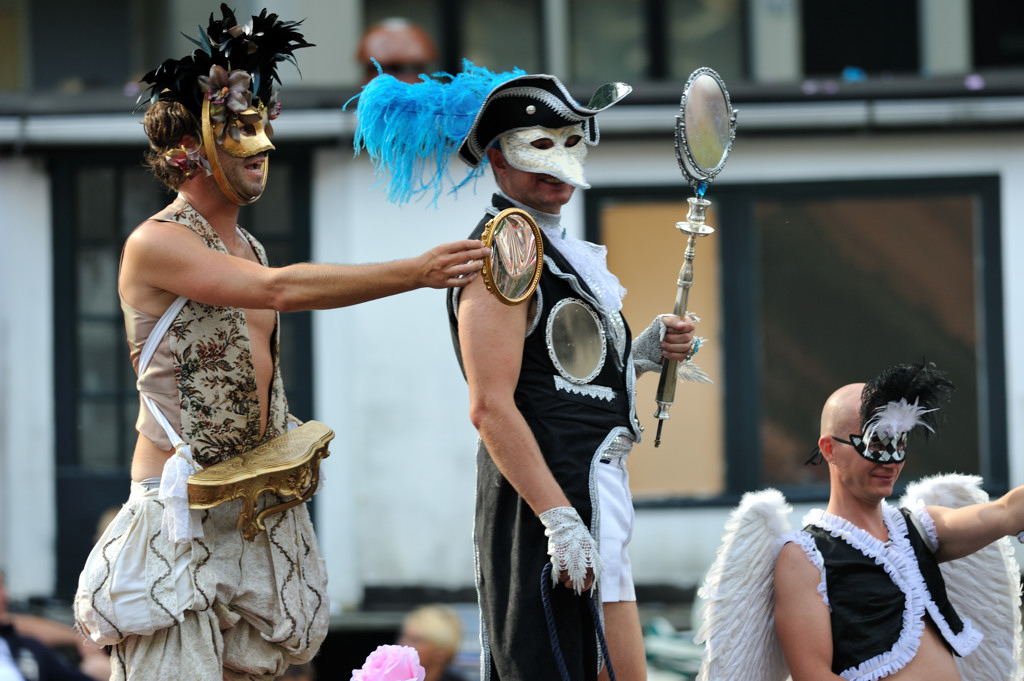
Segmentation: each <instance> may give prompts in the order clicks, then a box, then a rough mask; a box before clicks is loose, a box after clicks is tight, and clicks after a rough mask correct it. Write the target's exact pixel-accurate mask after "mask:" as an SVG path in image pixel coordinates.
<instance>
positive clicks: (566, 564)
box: [539, 506, 603, 594]
mask: <svg viewBox="0 0 1024 681" xmlns="http://www.w3.org/2000/svg"><path fill="white" fill-rule="evenodd" d="M539 518H540V521H541V523H543V524H544V535H545V536H546V537H547V538H548V555H549V556H551V566H552V567H553V568H554V569H553V570H552V571H551V581H552V584H558V582H559V577H561V575H562V573H563V572H565V573H566V574H568V575H569V581H570V582H571V583H572V588H573V590H574V591H575V592H576V593H577V594H580V593H582V592H583V582H584V580H585V579H586V577H587V569H588V568H589V569H592V570H593V571H594V580H595V581H596V580H597V578H598V577H600V575H601V570H602V569H603V564H602V563H601V556H600V555H599V554H598V552H597V547H596V546H595V545H594V537H593V536H591V534H590V531H589V530H588V529H587V526H586V525H584V524H583V519H582V518H580V514H579V513H577V512H576V509H575V508H572V507H571V506H557V507H555V508H549V509H548V510H546V511H544V512H543V513H541V514H540V516H539Z"/></svg>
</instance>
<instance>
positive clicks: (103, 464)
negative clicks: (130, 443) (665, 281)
mask: <svg viewBox="0 0 1024 681" xmlns="http://www.w3.org/2000/svg"><path fill="white" fill-rule="evenodd" d="M117 426H118V418H117V403H116V401H114V400H90V401H88V402H82V403H80V404H79V405H78V437H77V441H78V463H79V465H80V466H81V467H82V468H86V469H91V470H94V471H101V470H104V469H109V468H114V467H116V466H119V465H121V457H120V456H119V452H118V449H119V443H118V438H117V433H118V429H117Z"/></svg>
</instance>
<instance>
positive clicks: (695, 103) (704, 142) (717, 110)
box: [654, 66, 736, 447]
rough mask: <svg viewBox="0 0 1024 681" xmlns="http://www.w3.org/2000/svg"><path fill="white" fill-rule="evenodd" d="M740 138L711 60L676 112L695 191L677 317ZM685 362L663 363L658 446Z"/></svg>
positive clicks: (685, 229)
mask: <svg viewBox="0 0 1024 681" xmlns="http://www.w3.org/2000/svg"><path fill="white" fill-rule="evenodd" d="M735 138H736V111H735V110H734V109H733V108H732V104H731V103H730V102H729V91H728V90H726V89H725V83H724V82H722V79H721V77H719V75H718V74H717V73H715V72H714V71H713V70H712V69H709V68H707V67H706V66H705V67H702V68H699V69H697V70H696V71H694V72H693V73H692V74H691V75H690V79H689V80H687V81H686V87H685V88H683V96H682V99H681V101H680V103H679V114H678V115H676V158H677V159H678V160H679V168H680V170H682V171H683V176H684V177H685V178H686V181H687V182H688V183H689V184H690V186H692V187H693V190H694V194H695V196H691V197H689V198H688V199H687V200H686V201H687V203H689V205H690V211H689V213H688V214H687V216H686V221H685V222H677V223H676V228H677V229H678V230H679V231H680V232H682V233H683V234H686V235H687V240H686V251H685V253H684V259H683V266H682V267H681V268H680V270H679V277H678V279H676V287H677V288H676V303H675V307H674V308H673V314H674V315H676V316H677V317H682V316H683V315H685V314H686V312H687V309H688V308H687V303H688V302H689V297H690V287H691V286H692V285H693V257H694V255H695V247H696V244H697V237H702V236H707V235H709V234H711V233H712V232H714V231H715V230H714V229H713V228H712V227H709V226H708V225H707V224H705V222H704V220H705V212H706V211H707V209H708V207H709V206H710V205H711V202H710V201H708V200H707V199H705V198H704V193H705V192H706V191H707V189H708V185H709V184H711V181H712V180H714V179H715V176H716V175H718V173H719V172H720V171H721V170H722V168H723V167H724V166H725V162H726V160H727V159H728V158H729V152H730V151H731V150H732V142H733V140H734V139H735ZM692 357H693V355H692V353H691V355H690V358H688V359H687V360H686V362H690V360H691V359H692ZM679 368H680V367H679V363H678V362H677V361H674V360H667V361H664V362H662V364H661V377H660V378H659V379H658V392H657V394H656V396H655V398H654V400H655V402H657V405H658V408H657V411H655V412H654V418H656V419H658V432H657V433H656V434H655V436H654V446H655V447H657V446H658V445H660V444H661V427H662V426H663V425H664V423H665V420H666V419H668V418H669V407H671V406H672V403H673V402H674V401H675V395H676V380H677V377H678V375H679V374H678V370H679Z"/></svg>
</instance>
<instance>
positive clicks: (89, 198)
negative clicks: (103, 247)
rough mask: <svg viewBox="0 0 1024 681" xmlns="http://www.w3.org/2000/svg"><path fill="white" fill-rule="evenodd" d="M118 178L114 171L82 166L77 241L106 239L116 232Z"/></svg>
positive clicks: (79, 173)
mask: <svg viewBox="0 0 1024 681" xmlns="http://www.w3.org/2000/svg"><path fill="white" fill-rule="evenodd" d="M116 189H117V184H116V175H115V172H114V169H113V168H110V167H96V166H83V167H82V168H80V169H79V170H78V206H77V207H78V211H77V215H76V217H77V218H78V238H79V239H85V240H88V239H104V238H110V237H111V236H113V235H114V234H115V233H116V230H117V221H116V219H115V216H116V215H117V210H116V209H115V207H114V203H115V201H116V200H117V195H116Z"/></svg>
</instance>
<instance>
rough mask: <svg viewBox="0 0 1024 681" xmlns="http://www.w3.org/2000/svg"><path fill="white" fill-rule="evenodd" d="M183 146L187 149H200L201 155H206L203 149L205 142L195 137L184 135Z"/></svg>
mask: <svg viewBox="0 0 1024 681" xmlns="http://www.w3.org/2000/svg"><path fill="white" fill-rule="evenodd" d="M181 146H183V147H185V148H186V149H196V148H198V149H199V152H200V153H202V154H204V155H205V153H206V152H205V150H204V149H203V140H202V139H200V138H198V137H196V136H195V135H184V136H183V137H182V138H181Z"/></svg>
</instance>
